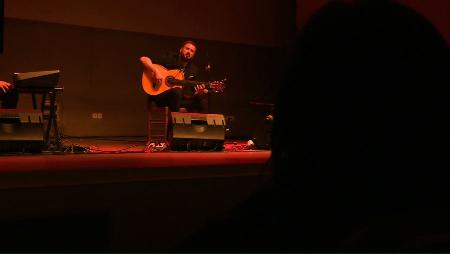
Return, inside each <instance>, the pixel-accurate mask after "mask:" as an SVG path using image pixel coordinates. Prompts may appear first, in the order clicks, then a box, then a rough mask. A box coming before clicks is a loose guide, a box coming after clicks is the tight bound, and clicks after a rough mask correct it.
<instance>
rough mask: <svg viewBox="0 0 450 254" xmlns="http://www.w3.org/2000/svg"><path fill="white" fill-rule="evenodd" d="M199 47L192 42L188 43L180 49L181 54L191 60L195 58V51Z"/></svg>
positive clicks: (185, 58)
mask: <svg viewBox="0 0 450 254" xmlns="http://www.w3.org/2000/svg"><path fill="white" fill-rule="evenodd" d="M196 50H197V49H196V48H195V46H194V45H193V44H191V43H186V44H184V46H183V47H182V48H181V49H180V55H181V57H183V58H184V60H186V61H189V60H191V59H192V58H194V55H195V51H196Z"/></svg>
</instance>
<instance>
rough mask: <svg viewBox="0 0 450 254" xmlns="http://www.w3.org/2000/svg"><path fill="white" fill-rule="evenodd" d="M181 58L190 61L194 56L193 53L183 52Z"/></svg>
mask: <svg viewBox="0 0 450 254" xmlns="http://www.w3.org/2000/svg"><path fill="white" fill-rule="evenodd" d="M181 58H182V59H183V60H184V61H190V60H191V59H192V56H191V54H189V53H188V54H181Z"/></svg>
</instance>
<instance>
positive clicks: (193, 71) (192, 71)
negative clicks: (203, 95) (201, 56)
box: [157, 52, 198, 96]
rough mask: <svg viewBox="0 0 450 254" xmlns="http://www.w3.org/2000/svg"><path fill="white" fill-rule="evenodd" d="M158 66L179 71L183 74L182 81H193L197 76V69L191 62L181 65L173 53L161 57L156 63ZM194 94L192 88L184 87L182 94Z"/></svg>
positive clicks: (176, 54) (177, 56)
mask: <svg viewBox="0 0 450 254" xmlns="http://www.w3.org/2000/svg"><path fill="white" fill-rule="evenodd" d="M157 63H159V64H160V65H162V66H164V67H166V68H167V69H168V70H175V69H180V70H182V71H183V73H184V79H186V80H195V79H196V78H197V75H198V67H197V66H196V65H195V64H193V63H192V61H190V62H188V64H187V65H186V66H184V65H183V63H182V62H181V60H180V58H179V54H178V53H175V52H171V53H168V54H166V55H165V56H163V57H162V58H161V59H160V61H158V62H157ZM194 92H195V90H194V88H193V87H184V88H183V94H186V95H190V96H191V95H193V94H194Z"/></svg>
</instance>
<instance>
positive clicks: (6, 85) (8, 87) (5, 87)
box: [0, 81, 13, 93]
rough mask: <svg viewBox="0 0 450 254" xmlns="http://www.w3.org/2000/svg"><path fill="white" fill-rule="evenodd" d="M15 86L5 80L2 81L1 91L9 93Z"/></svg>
mask: <svg viewBox="0 0 450 254" xmlns="http://www.w3.org/2000/svg"><path fill="white" fill-rule="evenodd" d="M12 88H13V86H12V85H11V84H10V83H8V82H5V81H0V93H7V92H9V91H10V90H11V89H12Z"/></svg>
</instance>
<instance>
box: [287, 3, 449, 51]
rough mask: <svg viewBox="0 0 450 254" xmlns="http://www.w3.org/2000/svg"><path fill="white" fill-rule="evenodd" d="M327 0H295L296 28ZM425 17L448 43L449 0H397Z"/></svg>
mask: <svg viewBox="0 0 450 254" xmlns="http://www.w3.org/2000/svg"><path fill="white" fill-rule="evenodd" d="M326 2H328V1H327V0H297V17H296V22H297V28H301V27H302V26H303V25H304V24H305V22H306V21H307V20H308V18H309V17H310V16H311V15H312V14H313V13H314V12H315V11H317V10H318V9H319V8H320V7H321V6H322V5H324V4H325V3H326ZM398 2H400V3H403V4H405V5H406V6H409V7H410V8H412V9H414V10H415V11H417V12H418V13H420V14H421V15H422V16H424V17H425V18H427V19H428V20H429V21H431V22H432V23H433V25H434V26H435V27H436V28H437V29H438V31H439V32H440V33H441V34H442V36H443V37H444V38H445V40H446V41H447V43H448V44H450V15H449V13H450V1H449V0H428V1H424V0H398Z"/></svg>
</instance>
